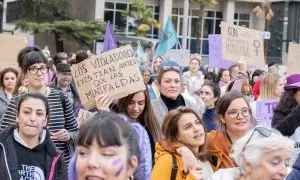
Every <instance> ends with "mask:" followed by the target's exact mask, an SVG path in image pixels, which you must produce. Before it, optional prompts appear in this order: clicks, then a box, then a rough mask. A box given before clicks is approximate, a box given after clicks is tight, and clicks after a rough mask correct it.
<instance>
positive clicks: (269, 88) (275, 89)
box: [251, 73, 284, 127]
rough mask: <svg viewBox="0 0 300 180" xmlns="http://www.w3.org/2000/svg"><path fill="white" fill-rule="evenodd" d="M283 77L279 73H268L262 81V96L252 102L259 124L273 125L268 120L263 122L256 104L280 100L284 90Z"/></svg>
mask: <svg viewBox="0 0 300 180" xmlns="http://www.w3.org/2000/svg"><path fill="white" fill-rule="evenodd" d="M283 87H284V82H283V78H282V77H281V76H280V75H279V74H278V73H270V74H267V75H266V76H265V77H264V79H263V81H262V82H261V88H260V96H259V98H258V100H257V101H254V102H252V103H251V109H252V112H253V115H254V117H255V118H256V121H257V123H258V124H261V125H264V126H268V127H271V124H270V123H268V122H262V119H261V117H258V116H257V115H256V106H257V103H258V101H262V100H263V101H266V100H267V101H279V99H280V97H281V95H282V93H283V92H284V89H283Z"/></svg>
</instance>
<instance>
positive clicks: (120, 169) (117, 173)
mask: <svg viewBox="0 0 300 180" xmlns="http://www.w3.org/2000/svg"><path fill="white" fill-rule="evenodd" d="M122 171H123V164H122V165H121V166H120V168H119V169H118V171H117V172H116V177H118V176H120V174H121V172H122Z"/></svg>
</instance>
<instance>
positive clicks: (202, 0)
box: [189, 0, 217, 52]
mask: <svg viewBox="0 0 300 180" xmlns="http://www.w3.org/2000/svg"><path fill="white" fill-rule="evenodd" d="M189 2H190V3H194V4H198V5H199V14H198V19H197V24H196V29H197V34H196V35H197V36H196V38H197V52H201V51H200V50H201V40H200V37H201V30H202V17H203V16H204V7H205V6H209V7H213V6H215V5H216V4H217V1H216V0H190V1H189Z"/></svg>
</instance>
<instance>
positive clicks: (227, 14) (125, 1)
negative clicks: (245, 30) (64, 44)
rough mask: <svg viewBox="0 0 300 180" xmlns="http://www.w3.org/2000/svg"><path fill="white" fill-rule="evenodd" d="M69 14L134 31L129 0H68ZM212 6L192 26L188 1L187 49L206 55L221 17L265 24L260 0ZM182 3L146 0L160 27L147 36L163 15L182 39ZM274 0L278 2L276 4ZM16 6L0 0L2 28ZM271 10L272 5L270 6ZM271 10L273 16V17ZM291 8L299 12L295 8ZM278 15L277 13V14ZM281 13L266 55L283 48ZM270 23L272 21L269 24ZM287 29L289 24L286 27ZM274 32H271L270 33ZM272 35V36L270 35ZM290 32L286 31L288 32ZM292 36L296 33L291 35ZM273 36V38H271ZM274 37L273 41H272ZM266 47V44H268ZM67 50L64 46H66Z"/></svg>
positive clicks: (193, 12)
mask: <svg viewBox="0 0 300 180" xmlns="http://www.w3.org/2000/svg"><path fill="white" fill-rule="evenodd" d="M71 1H72V3H71V8H70V14H71V16H72V17H73V18H76V19H79V20H82V21H90V20H94V19H102V20H104V21H108V20H109V21H110V22H111V23H112V24H113V26H114V27H115V28H116V29H118V31H117V32H116V33H117V34H120V35H127V36H128V35H134V32H135V29H136V26H135V22H134V19H132V18H129V17H123V16H122V15H121V12H122V11H124V10H130V8H131V5H130V3H129V0H87V1H83V0H71ZM270 1H271V0H270ZM217 2H218V4H217V5H216V6H215V7H205V8H204V11H205V15H204V16H203V17H202V18H201V27H200V28H196V24H197V23H196V22H197V21H198V16H199V13H200V10H199V9H200V8H199V5H197V4H190V5H189V15H188V29H187V32H188V33H187V48H188V49H190V51H191V53H199V54H201V55H202V56H204V57H205V56H207V55H208V53H209V52H208V35H209V34H220V26H219V25H220V22H221V21H224V22H227V23H231V24H236V25H240V26H246V27H250V28H253V29H256V30H261V31H263V30H264V28H265V20H264V18H261V17H257V16H256V15H255V14H254V13H253V12H252V9H253V8H254V7H256V6H257V5H259V3H260V2H261V0H219V1H217ZM183 3H184V0H146V5H147V7H148V8H151V10H152V16H153V17H154V18H155V19H157V20H158V21H159V22H160V25H161V27H162V28H161V30H160V31H158V30H155V29H154V28H152V29H151V30H150V31H149V33H148V34H147V37H149V38H154V39H158V38H159V37H160V33H161V31H162V29H163V27H164V25H165V24H166V22H167V19H168V18H169V17H171V19H172V21H173V24H174V27H175V29H176V31H177V33H178V36H179V39H180V41H181V39H182V26H183V6H184V5H183ZM278 3H281V4H279V5H278ZM289 3H290V6H295V4H297V3H296V2H294V1H293V2H292V1H289ZM273 4H274V8H275V9H278V8H279V10H280V7H281V11H284V8H283V6H282V4H285V2H284V1H276V2H274V3H272V7H273ZM20 8H21V7H20V6H19V5H18V3H17V2H16V0H3V13H2V30H4V31H12V30H13V29H14V22H15V21H16V20H17V19H18V18H19V17H20V13H19V12H20ZM273 10H274V9H273ZM274 12H275V17H274V18H275V19H276V18H277V16H276V13H278V14H280V12H276V10H274ZM295 12H298V13H299V12H300V11H296V10H295ZM280 17H281V16H280ZM284 17H285V16H283V20H282V26H281V24H278V22H275V21H276V20H274V21H273V20H272V21H271V24H270V31H271V40H269V41H270V42H268V44H271V46H272V48H273V49H274V48H275V49H276V48H277V49H278V47H280V51H281V53H280V54H278V53H277V54H276V53H275V54H274V53H273V51H274V50H273V51H272V50H271V49H270V48H268V56H281V55H282V51H286V48H283V45H282V43H284V42H286V40H284V39H288V38H286V37H284V33H286V34H287V32H290V31H291V30H288V28H286V29H285V31H282V36H280V38H281V39H280V40H276V38H277V39H278V37H277V35H276V33H278V32H273V31H276V29H277V26H278V27H279V28H281V27H282V28H281V29H284V28H283V23H284V20H285V19H284ZM291 20H292V18H288V23H289V24H292V25H293V26H295V25H296V24H298V26H299V24H300V23H299V22H298V23H296V24H295V23H293V22H292V23H291ZM272 23H273V24H272ZM290 29H291V28H290ZM274 33H275V34H274ZM297 33H298V38H293V40H295V41H296V42H299V31H298V30H297V32H296V31H295V32H294V34H297ZM273 34H274V35H275V36H276V37H275V38H273V36H274V35H273ZM289 36H290V34H289ZM295 36H296V35H295ZM197 37H199V40H200V48H197ZM274 39H275V40H274ZM273 41H276V42H273ZM36 43H37V44H39V45H40V46H42V47H43V46H44V45H46V43H47V45H49V47H50V48H51V47H52V44H53V45H54V41H53V40H52V39H51V38H45V37H40V36H38V37H37V38H36ZM268 47H269V46H268ZM66 50H68V48H66Z"/></svg>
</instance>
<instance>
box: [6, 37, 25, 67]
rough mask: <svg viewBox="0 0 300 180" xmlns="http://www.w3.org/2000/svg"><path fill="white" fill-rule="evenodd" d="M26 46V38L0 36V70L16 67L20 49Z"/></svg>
mask: <svg viewBox="0 0 300 180" xmlns="http://www.w3.org/2000/svg"><path fill="white" fill-rule="evenodd" d="M26 46H27V37H25V36H17V35H8V34H0V64H1V69H2V68H6V67H14V68H17V67H18V62H17V56H18V53H19V51H20V50H21V49H23V48H24V47H26Z"/></svg>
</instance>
